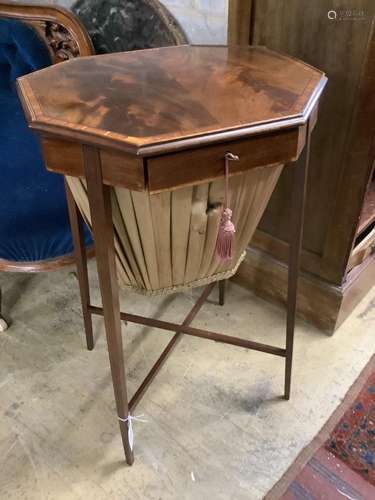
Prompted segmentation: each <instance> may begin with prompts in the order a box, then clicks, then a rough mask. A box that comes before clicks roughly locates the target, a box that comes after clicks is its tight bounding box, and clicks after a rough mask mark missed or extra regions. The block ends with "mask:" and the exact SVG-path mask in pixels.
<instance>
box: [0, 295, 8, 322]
mask: <svg viewBox="0 0 375 500" xmlns="http://www.w3.org/2000/svg"><path fill="white" fill-rule="evenodd" d="M1 300H2V295H1V288H0V332H5V330H6V329H7V328H8V324H7V322H6V321H5V319H4V318H3V316H2V315H1Z"/></svg>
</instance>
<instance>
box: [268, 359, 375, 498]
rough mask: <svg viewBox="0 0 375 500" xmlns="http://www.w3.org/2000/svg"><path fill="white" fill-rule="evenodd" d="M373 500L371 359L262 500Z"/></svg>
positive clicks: (374, 382) (374, 374)
mask: <svg viewBox="0 0 375 500" xmlns="http://www.w3.org/2000/svg"><path fill="white" fill-rule="evenodd" d="M279 499H283V500H302V499H303V500H318V499H319V500H320V499H326V500H336V499H349V500H370V499H375V356H373V357H372V358H371V360H370V361H369V362H368V364H367V365H366V367H365V368H364V370H363V371H362V373H361V374H360V376H359V377H358V379H357V380H356V381H355V382H354V384H353V385H352V387H351V388H350V390H349V392H348V393H347V394H346V396H345V398H344V400H343V401H342V403H341V404H340V405H339V407H338V408H337V409H336V411H335V412H334V413H333V415H332V416H331V417H330V419H329V420H328V422H327V423H326V424H325V426H324V427H323V428H322V429H321V431H320V432H319V434H318V435H317V436H316V437H315V438H314V440H313V441H312V442H311V443H310V444H309V445H308V446H307V447H306V448H304V449H303V450H302V452H301V453H300V454H299V455H298V457H297V458H296V460H295V461H294V463H293V464H292V465H291V466H290V468H289V469H288V470H287V472H286V473H285V474H284V475H283V476H282V478H281V479H280V480H279V481H278V482H277V483H276V484H275V486H274V487H273V488H272V489H271V491H270V492H269V493H268V494H267V495H266V496H265V497H264V500H279Z"/></svg>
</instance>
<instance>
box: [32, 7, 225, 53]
mask: <svg viewBox="0 0 375 500" xmlns="http://www.w3.org/2000/svg"><path fill="white" fill-rule="evenodd" d="M27 1H28V2H30V3H31V2H32V3H39V4H41V3H51V4H58V5H61V6H63V7H67V8H69V7H70V6H71V5H73V3H74V0H57V1H56V0H50V1H48V0H47V1H43V0H27ZM228 1H229V0H162V2H161V3H163V4H164V5H165V6H166V7H167V8H168V9H169V11H170V12H171V13H172V14H173V15H174V16H175V18H176V19H177V20H178V22H179V23H180V25H181V26H182V28H183V29H184V31H185V33H186V35H187V37H188V40H189V41H190V42H191V43H194V44H219V45H223V44H224V45H225V44H226V43H227V26H228Z"/></svg>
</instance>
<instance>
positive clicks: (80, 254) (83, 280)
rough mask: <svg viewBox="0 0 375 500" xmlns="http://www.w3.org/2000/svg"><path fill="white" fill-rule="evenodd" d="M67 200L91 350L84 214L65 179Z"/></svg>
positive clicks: (92, 345)
mask: <svg viewBox="0 0 375 500" xmlns="http://www.w3.org/2000/svg"><path fill="white" fill-rule="evenodd" d="M65 192H66V200H67V203H68V212H69V220H70V227H71V231H72V237H73V244H74V255H75V261H76V265H77V276H78V283H79V292H80V295H81V305H82V314H83V323H84V326H85V334H86V345H87V349H88V350H89V351H92V349H93V348H94V335H93V331H92V319H91V314H90V311H89V305H90V285H89V276H88V270H87V254H86V248H85V236H84V230H83V228H84V226H83V219H82V215H81V214H80V212H79V210H78V207H77V204H76V202H75V201H74V198H73V195H72V192H71V191H70V188H69V186H68V183H67V182H66V181H65Z"/></svg>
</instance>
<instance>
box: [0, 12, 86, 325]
mask: <svg viewBox="0 0 375 500" xmlns="http://www.w3.org/2000/svg"><path fill="white" fill-rule="evenodd" d="M37 9H38V7H34V6H19V5H18V6H16V5H14V4H13V5H11V4H9V5H6V4H0V271H1V272H3V271H27V272H30V271H32V272H37V271H44V270H51V269H56V268H59V267H61V266H63V265H68V264H72V263H73V262H74V260H75V255H74V252H73V243H72V234H71V229H70V224H69V216H68V209H67V201H66V195H65V187H64V180H63V178H62V176H59V175H56V174H53V173H49V172H48V171H47V170H46V168H45V165H44V162H43V157H42V154H41V147H40V144H39V140H38V138H37V136H36V134H34V133H33V132H32V131H31V130H30V129H29V128H28V126H27V124H26V120H25V116H24V113H23V110H22V107H21V103H20V101H19V98H18V95H17V90H16V79H17V78H18V77H19V76H21V75H25V74H27V73H30V72H32V71H35V70H39V69H42V68H44V67H46V66H49V65H51V64H52V63H55V62H59V61H60V60H63V59H64V58H67V57H69V56H71V55H72V54H73V55H80V43H81V45H82V43H83V42H82V40H84V39H85V36H86V35H85V33H83V34H82V33H80V32H79V33H78V35H77V40H78V41H76V40H74V39H73V40H69V38H68V37H67V32H68V30H67V29H66V28H67V26H64V22H65V21H64V19H65V18H66V19H68V21H66V23H67V22H69V18H70V17H71V16H72V15H71V14H70V13H68V12H66V11H63V10H62V9H56V8H54V7H39V9H40V16H39V15H38V10H37ZM51 11H52V13H53V14H54V15H55V18H56V19H55V21H56V22H55V23H54V24H52V23H51V22H50V21H45V25H44V26H45V27H44V31H43V33H42V34H41V32H40V30H39V31H38V28H40V26H42V24H40V23H41V21H42V22H43V20H45V18H47V19H48V18H49V19H50V17H51ZM64 16H65V18H64ZM21 19H22V20H21ZM73 21H74V16H73ZM33 22H34V23H35V24H33ZM59 22H61V23H62V24H58V23H59ZM73 24H74V23H73ZM77 26H78V28H80V29H82V30H83V28H82V27H81V26H80V25H79V22H78V24H77ZM70 28H71V27H70ZM73 28H74V26H73ZM77 31H79V30H77ZM69 32H71V30H69ZM56 33H57V35H56ZM54 34H55V38H54ZM43 35H45V37H44V38H43ZM64 37H65V42H64ZM87 39H88V36H87ZM91 50H92V49H91V44H90V43H88V44H87V47H86V52H87V53H90V51H91ZM69 51H70V52H69ZM86 55H87V54H86ZM51 85H53V82H51ZM82 236H83V239H84V241H85V243H86V245H90V244H91V243H92V240H91V234H90V232H89V230H88V229H87V227H86V226H84V229H83V233H82ZM0 307H1V290H0ZM0 312H1V309H0ZM6 326H7V325H6V323H5V320H4V318H3V317H1V316H0V330H4V329H5V328H6Z"/></svg>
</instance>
